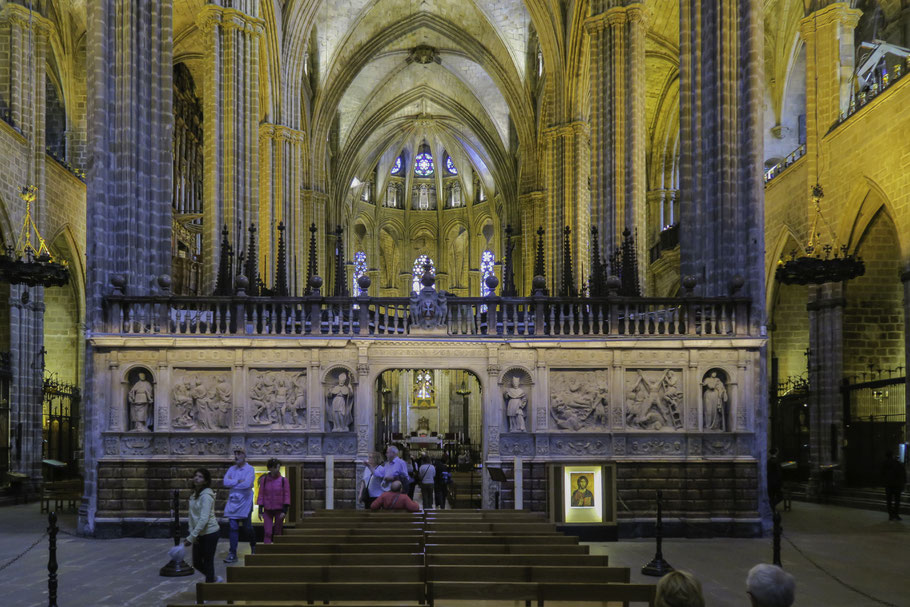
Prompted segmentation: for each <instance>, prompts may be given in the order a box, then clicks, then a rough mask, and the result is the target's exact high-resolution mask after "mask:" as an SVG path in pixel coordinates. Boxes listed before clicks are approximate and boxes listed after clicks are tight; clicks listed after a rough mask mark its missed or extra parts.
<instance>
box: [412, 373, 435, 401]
mask: <svg viewBox="0 0 910 607" xmlns="http://www.w3.org/2000/svg"><path fill="white" fill-rule="evenodd" d="M435 392H436V390H435V389H434V388H433V373H432V372H431V371H429V370H427V369H423V370H420V371H417V373H415V374H414V401H415V404H416V405H417V406H418V407H432V406H434V403H433V400H434V398H433V396H434V393H435Z"/></svg>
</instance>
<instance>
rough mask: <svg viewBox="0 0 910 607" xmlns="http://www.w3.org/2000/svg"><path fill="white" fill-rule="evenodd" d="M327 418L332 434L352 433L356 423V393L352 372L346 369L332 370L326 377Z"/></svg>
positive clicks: (337, 368)
mask: <svg viewBox="0 0 910 607" xmlns="http://www.w3.org/2000/svg"><path fill="white" fill-rule="evenodd" d="M324 385H325V398H326V401H327V403H326V405H327V406H326V410H325V417H326V422H327V425H328V428H326V430H328V431H331V432H350V430H351V425H352V424H353V423H354V393H355V388H354V384H353V383H352V378H351V372H350V371H349V370H348V369H346V368H344V367H336V368H334V369H331V370H330V371H329V372H328V373H327V374H326V376H325V384H324Z"/></svg>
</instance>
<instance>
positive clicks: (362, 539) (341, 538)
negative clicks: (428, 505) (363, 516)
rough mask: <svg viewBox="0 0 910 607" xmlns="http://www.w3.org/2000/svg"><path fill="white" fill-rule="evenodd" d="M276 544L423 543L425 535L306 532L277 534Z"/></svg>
mask: <svg viewBox="0 0 910 607" xmlns="http://www.w3.org/2000/svg"><path fill="white" fill-rule="evenodd" d="M273 541H274V542H275V543H276V544H332V543H340V542H343V543H347V544H387V545H393V544H422V543H423V541H424V536H423V535H405V536H402V535H360V534H349V535H324V534H321V533H320V534H318V535H317V534H316V533H313V534H304V535H277V536H275V537H274V538H273Z"/></svg>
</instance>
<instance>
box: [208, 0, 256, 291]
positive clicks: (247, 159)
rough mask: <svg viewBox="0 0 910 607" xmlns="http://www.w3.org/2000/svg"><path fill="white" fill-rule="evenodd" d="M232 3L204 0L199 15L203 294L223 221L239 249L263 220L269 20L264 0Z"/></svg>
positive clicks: (212, 279)
mask: <svg viewBox="0 0 910 607" xmlns="http://www.w3.org/2000/svg"><path fill="white" fill-rule="evenodd" d="M232 4H233V7H225V6H220V5H218V4H206V5H205V6H204V7H203V8H202V10H201V11H200V12H199V16H198V17H197V19H196V23H197V26H198V27H199V29H200V31H201V32H202V39H203V40H204V44H205V49H204V58H203V64H204V69H203V74H204V75H205V77H204V80H203V115H204V116H205V121H204V127H203V132H204V139H205V142H204V149H205V151H204V154H205V166H206V167H207V168H206V171H205V184H204V187H203V192H204V197H205V205H204V206H205V212H206V221H205V236H204V239H203V258H204V259H205V260H206V261H207V263H206V264H205V268H204V274H203V285H204V287H203V292H205V293H211V292H212V291H213V290H214V286H215V271H216V269H217V268H218V259H219V258H220V254H221V252H220V251H219V250H218V248H219V243H220V242H221V229H222V227H223V226H224V225H227V228H228V233H229V234H230V236H229V238H230V242H232V243H234V249H235V251H239V250H241V249H243V248H244V245H243V243H244V242H245V239H246V234H247V230H248V228H249V227H250V225H251V224H254V223H256V224H257V227H258V221H259V219H258V213H259V120H260V115H259V38H260V37H261V36H262V34H263V32H264V31H265V22H264V21H263V20H262V19H260V18H259V16H258V13H259V0H241V1H235V2H233V3H232ZM263 231H264V230H260V233H261V232H263ZM209 260H210V261H209ZM248 278H250V280H253V278H254V277H248Z"/></svg>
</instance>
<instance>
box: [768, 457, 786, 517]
mask: <svg viewBox="0 0 910 607" xmlns="http://www.w3.org/2000/svg"><path fill="white" fill-rule="evenodd" d="M782 499H784V491H783V478H782V469H781V466H780V460H779V459H778V457H777V447H774V448H773V449H771V451H769V452H768V502H769V503H770V504H771V510H774V509H775V508H776V507H777V505H778V504H779V503H780V502H781V500H782Z"/></svg>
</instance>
